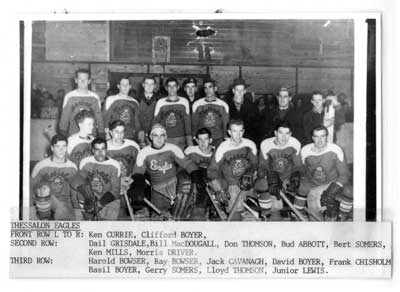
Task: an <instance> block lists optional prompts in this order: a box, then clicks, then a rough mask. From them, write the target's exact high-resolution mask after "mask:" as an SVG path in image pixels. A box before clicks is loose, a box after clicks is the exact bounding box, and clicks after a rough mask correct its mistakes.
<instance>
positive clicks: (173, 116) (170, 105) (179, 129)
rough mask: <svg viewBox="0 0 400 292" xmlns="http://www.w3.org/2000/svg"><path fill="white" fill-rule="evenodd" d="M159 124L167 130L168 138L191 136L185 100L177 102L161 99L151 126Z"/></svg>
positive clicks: (188, 113) (187, 103) (179, 98)
mask: <svg viewBox="0 0 400 292" xmlns="http://www.w3.org/2000/svg"><path fill="white" fill-rule="evenodd" d="M156 123H160V124H161V125H163V126H164V127H165V128H166V130H167V135H168V138H176V137H184V136H188V135H191V121H190V107H189V102H188V101H187V99H186V98H183V97H178V100H177V101H169V100H168V97H164V98H161V99H160V100H159V101H158V102H157V104H156V108H155V110H154V119H153V124H156Z"/></svg>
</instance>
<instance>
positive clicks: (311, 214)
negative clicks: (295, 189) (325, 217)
mask: <svg viewBox="0 0 400 292" xmlns="http://www.w3.org/2000/svg"><path fill="white" fill-rule="evenodd" d="M286 194H287V195H290V196H292V197H295V196H294V195H293V194H291V193H286ZM304 210H305V211H306V212H307V214H308V215H310V216H311V217H313V218H314V219H315V221H322V220H321V219H320V218H318V217H317V216H316V215H315V214H314V213H312V212H311V211H310V209H308V208H307V207H304Z"/></svg>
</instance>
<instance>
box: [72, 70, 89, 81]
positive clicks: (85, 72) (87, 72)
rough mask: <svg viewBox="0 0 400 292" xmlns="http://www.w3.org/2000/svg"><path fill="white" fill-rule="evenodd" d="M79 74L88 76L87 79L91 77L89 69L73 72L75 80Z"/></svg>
mask: <svg viewBox="0 0 400 292" xmlns="http://www.w3.org/2000/svg"><path fill="white" fill-rule="evenodd" d="M79 73H84V74H87V75H88V76H89V79H90V78H91V77H92V72H90V70H89V69H83V68H79V69H78V70H76V71H75V78H78V74H79Z"/></svg>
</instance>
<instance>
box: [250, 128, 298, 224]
mask: <svg viewBox="0 0 400 292" xmlns="http://www.w3.org/2000/svg"><path fill="white" fill-rule="evenodd" d="M274 134H275V137H272V138H267V139H265V140H264V141H262V142H261V146H260V155H259V165H258V178H259V179H258V180H257V182H256V186H257V188H256V189H257V191H259V192H260V193H261V195H263V196H264V198H263V200H264V203H265V202H268V199H269V198H268V196H266V195H265V194H264V193H265V192H266V189H268V192H269V194H270V195H271V196H272V197H271V207H272V217H271V219H272V220H280V219H281V216H280V215H283V216H284V217H285V219H288V215H289V213H288V212H287V211H289V210H290V209H289V206H287V204H285V203H283V202H282V200H281V195H280V192H281V191H283V192H284V193H286V191H290V192H293V193H297V190H298V188H299V185H300V175H301V170H302V163H301V159H300V148H301V145H300V142H299V141H298V140H297V139H296V138H294V137H292V131H291V125H290V124H289V122H287V121H281V122H280V123H278V124H276V125H275V131H274ZM267 205H268V203H267ZM284 205H285V207H284V208H283V206H284ZM267 209H268V206H267ZM282 209H285V210H283V212H279V210H282Z"/></svg>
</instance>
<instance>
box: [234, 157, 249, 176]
mask: <svg viewBox="0 0 400 292" xmlns="http://www.w3.org/2000/svg"><path fill="white" fill-rule="evenodd" d="M244 165H245V163H243V161H242V160H241V159H236V160H235V162H234V163H233V166H232V174H233V175H234V176H236V177H240V176H242V175H243V174H244V172H245V171H246V167H245V166H244Z"/></svg>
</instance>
